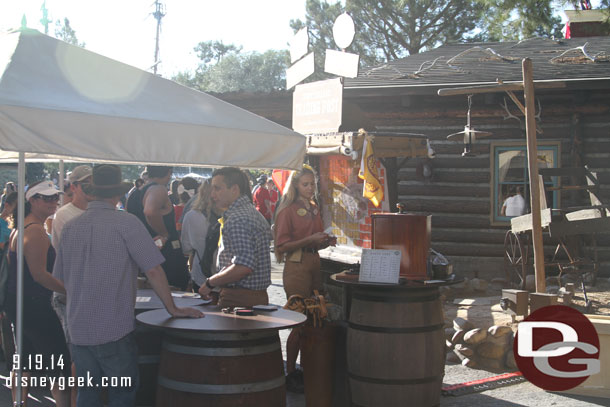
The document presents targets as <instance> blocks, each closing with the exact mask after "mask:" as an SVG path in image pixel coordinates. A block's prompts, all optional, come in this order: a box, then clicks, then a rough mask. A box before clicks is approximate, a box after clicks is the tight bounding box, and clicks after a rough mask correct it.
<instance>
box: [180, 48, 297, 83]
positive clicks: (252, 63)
mask: <svg viewBox="0 0 610 407" xmlns="http://www.w3.org/2000/svg"><path fill="white" fill-rule="evenodd" d="M195 51H196V52H197V53H198V56H199V58H200V59H201V63H200V64H199V67H198V68H197V70H196V71H195V73H190V72H180V73H178V74H177V75H176V76H174V77H173V78H172V79H173V80H174V81H176V82H179V83H182V84H183V85H186V86H189V87H191V88H194V89H198V90H201V91H205V92H216V93H224V92H239V91H241V92H272V91H275V90H280V89H284V88H285V87H286V86H285V71H286V68H287V66H288V62H289V57H288V51H275V50H269V51H266V52H264V53H262V54H261V53H258V52H249V53H241V47H237V46H235V45H232V44H230V45H225V44H223V43H222V42H218V41H215V42H212V41H208V42H200V43H199V44H198V45H197V46H196V47H195Z"/></svg>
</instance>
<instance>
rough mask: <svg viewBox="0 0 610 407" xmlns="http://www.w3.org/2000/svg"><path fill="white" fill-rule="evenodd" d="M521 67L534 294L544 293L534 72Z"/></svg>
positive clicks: (527, 61) (529, 64)
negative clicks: (534, 275) (532, 247)
mask: <svg viewBox="0 0 610 407" xmlns="http://www.w3.org/2000/svg"><path fill="white" fill-rule="evenodd" d="M522 66H523V95H524V97H525V129H526V133H525V134H526V139H527V166H528V170H529V183H530V207H531V208H532V236H533V243H534V244H533V246H534V269H535V273H536V292H537V293H546V275H545V272H544V246H543V243H542V226H541V220H540V184H539V182H538V144H537V141H536V118H535V114H536V113H535V110H536V105H535V103H534V98H535V95H534V79H533V77H534V70H533V67H532V60H531V59H529V58H525V59H524V60H523V63H522Z"/></svg>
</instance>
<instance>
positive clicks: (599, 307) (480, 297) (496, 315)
mask: <svg viewBox="0 0 610 407" xmlns="http://www.w3.org/2000/svg"><path fill="white" fill-rule="evenodd" d="M586 288H587V295H588V298H589V300H591V301H592V302H593V307H592V311H591V312H590V313H591V314H597V315H610V281H609V280H608V279H607V278H598V279H597V281H596V284H595V286H587V287H586ZM443 295H444V304H443V305H444V307H443V308H444V310H445V319H448V320H449V319H450V320H453V318H455V317H461V318H464V319H467V320H469V321H471V322H472V323H473V324H474V325H475V326H476V327H481V328H482V327H489V326H492V325H506V326H509V325H510V326H513V329H515V330H516V324H512V319H511V317H510V315H509V314H508V313H506V312H504V311H503V310H502V308H501V307H500V305H499V302H500V297H501V296H502V285H500V284H490V285H489V286H488V288H487V289H486V290H485V291H474V290H471V289H463V288H451V289H449V290H446V291H444V292H443ZM460 299H464V300H466V301H462V303H468V302H469V301H468V300H477V301H475V302H474V304H477V303H481V305H463V304H462V305H459V304H455V303H454V302H456V300H460ZM571 306H572V307H573V308H574V309H577V310H578V311H580V312H582V313H585V300H584V296H583V292H582V288H581V286H580V284H576V293H575V295H574V297H573V299H572V305H571Z"/></svg>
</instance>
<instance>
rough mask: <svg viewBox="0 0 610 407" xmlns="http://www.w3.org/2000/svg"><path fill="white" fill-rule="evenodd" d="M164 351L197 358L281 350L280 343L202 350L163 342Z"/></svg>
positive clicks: (258, 353) (259, 353)
mask: <svg viewBox="0 0 610 407" xmlns="http://www.w3.org/2000/svg"><path fill="white" fill-rule="evenodd" d="M163 349H165V350H168V351H170V352H174V353H183V354H186V355H196V356H245V355H261V354H263V353H269V352H273V351H275V350H278V349H281V345H280V342H279V341H276V342H273V343H270V344H267V345H259V346H248V347H241V348H201V347H197V346H185V345H177V344H175V343H171V342H166V341H164V342H163Z"/></svg>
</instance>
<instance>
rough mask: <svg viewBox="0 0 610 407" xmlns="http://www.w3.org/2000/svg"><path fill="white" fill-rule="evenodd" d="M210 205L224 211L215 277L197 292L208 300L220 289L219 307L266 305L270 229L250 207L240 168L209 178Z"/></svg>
mask: <svg viewBox="0 0 610 407" xmlns="http://www.w3.org/2000/svg"><path fill="white" fill-rule="evenodd" d="M212 201H213V202H214V204H215V205H216V207H218V208H222V209H226V210H225V212H224V214H223V216H222V218H220V219H219V222H220V223H221V225H222V227H221V230H220V241H219V248H218V259H217V269H218V270H220V271H219V272H218V274H215V275H213V276H212V277H210V278H209V279H208V280H207V281H206V282H205V285H203V286H201V288H200V289H199V294H201V295H202V296H203V297H207V296H208V294H209V293H210V292H211V291H212V289H213V288H214V287H217V286H218V287H221V289H220V296H219V300H218V305H220V306H221V307H238V306H239V307H249V306H254V305H266V304H268V303H269V297H268V296H267V287H269V285H270V284H271V255H270V252H269V243H270V242H271V239H272V236H271V229H270V227H269V223H268V222H267V221H266V220H265V218H264V217H263V215H261V214H260V212H258V211H257V210H256V208H255V207H254V205H253V204H252V195H251V194H250V183H249V179H248V176H247V175H246V174H245V173H244V172H243V171H241V170H240V169H239V168H234V167H225V168H221V169H219V170H216V171H214V173H213V174H212Z"/></svg>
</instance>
